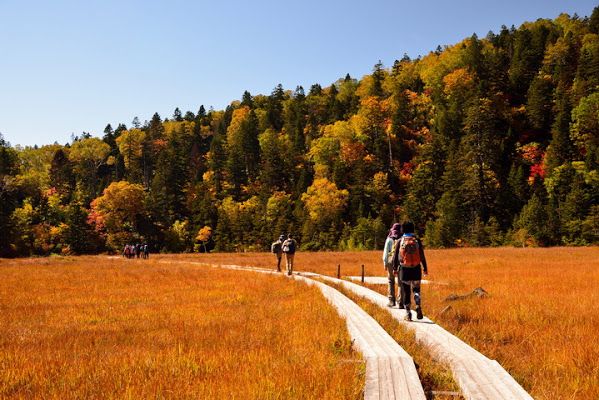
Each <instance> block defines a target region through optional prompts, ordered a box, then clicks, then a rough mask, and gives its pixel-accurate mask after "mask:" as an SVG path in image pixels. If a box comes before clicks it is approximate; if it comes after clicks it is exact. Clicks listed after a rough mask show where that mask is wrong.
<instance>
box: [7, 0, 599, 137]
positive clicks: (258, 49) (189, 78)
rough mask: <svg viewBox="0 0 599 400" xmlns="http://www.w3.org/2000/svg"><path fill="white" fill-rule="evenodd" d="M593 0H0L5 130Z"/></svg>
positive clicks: (298, 70)
mask: <svg viewBox="0 0 599 400" xmlns="http://www.w3.org/2000/svg"><path fill="white" fill-rule="evenodd" d="M596 5H597V1H596V0H577V1H563V0H562V1H558V0H518V1H516V0H501V1H497V0H478V1H473V0H453V1H447V0H436V1H432V0H429V1H427V0H421V1H415V0H378V1H366V0H362V1H356V0H319V1H316V0H296V1H284V0H252V1H250V0H228V1H214V0H213V1H203V0H198V1H183V0H178V1H177V0H172V1H153V0H139V1H127V0H120V1H117V0H85V1H80V0H72V1H66V0H53V1H41V0H39V1H28V0H0V132H1V133H2V134H3V135H4V138H5V139H6V140H8V141H9V142H10V143H11V144H12V145H16V144H21V145H33V144H38V145H42V144H49V143H53V142H54V141H57V142H59V143H61V144H65V143H67V142H69V141H70V137H71V134H75V135H79V134H80V133H81V132H83V131H85V132H90V133H91V134H92V135H94V136H101V135H102V131H103V130H104V127H105V126H106V124H107V123H111V124H112V126H113V127H116V126H117V125H118V123H121V122H122V123H125V124H127V126H129V125H130V124H131V120H132V119H133V118H134V117H135V116H138V117H139V119H140V120H141V121H142V122H143V121H144V120H149V119H150V118H151V116H152V115H153V113H154V112H158V113H159V114H160V115H161V116H162V117H163V118H164V117H170V116H172V113H173V110H174V109H175V107H179V108H180V109H181V110H182V111H183V112H185V111H187V110H191V111H193V112H196V111H197V110H198V108H199V106H200V105H201V104H203V105H204V106H205V107H206V108H207V109H208V108H209V107H210V106H212V107H214V108H215V109H217V110H218V109H223V108H224V107H225V106H226V105H227V104H229V103H230V102H231V101H232V100H235V99H239V98H241V95H242V93H243V91H244V90H248V91H250V93H252V94H260V93H262V94H269V93H270V92H271V91H272V89H273V88H274V87H275V86H276V85H277V84H278V83H281V84H282V85H283V87H284V88H285V89H295V87H296V86H297V85H302V86H304V88H305V89H306V91H307V90H308V89H309V87H310V85H312V84H313V83H320V84H321V85H323V86H328V85H329V84H330V83H332V82H334V81H336V80H337V79H338V78H340V77H343V76H345V74H346V73H349V74H350V75H352V76H353V77H356V78H360V77H362V76H363V75H364V74H367V73H370V72H371V70H372V67H373V65H374V64H375V63H376V62H377V61H378V60H381V61H382V62H383V64H384V65H385V66H391V65H392V64H393V61H394V60H395V59H399V58H401V57H402V55H403V54H404V53H407V54H408V55H409V56H410V57H412V58H414V57H417V56H418V55H425V54H427V53H428V52H429V51H431V50H434V49H435V48H436V47H437V45H443V44H453V43H455V42H457V41H459V40H461V39H463V38H464V37H467V36H470V35H472V33H477V34H478V35H479V36H481V37H482V36H485V35H486V34H487V32H488V31H489V30H493V31H494V32H498V31H499V29H500V27H501V25H507V26H508V27H509V26H511V25H512V24H513V25H515V26H519V25H520V24H521V23H522V22H524V21H532V20H536V19H537V18H555V17H556V16H558V15H559V14H560V13H561V12H567V13H569V14H571V15H572V14H574V13H578V14H579V15H580V16H586V15H590V14H591V12H592V10H593V7H595V6H596Z"/></svg>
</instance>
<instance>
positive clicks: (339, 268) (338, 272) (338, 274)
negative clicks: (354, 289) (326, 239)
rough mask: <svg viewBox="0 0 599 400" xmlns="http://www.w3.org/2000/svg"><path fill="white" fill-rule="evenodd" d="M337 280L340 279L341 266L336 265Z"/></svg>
mask: <svg viewBox="0 0 599 400" xmlns="http://www.w3.org/2000/svg"><path fill="white" fill-rule="evenodd" d="M337 279H341V264H337Z"/></svg>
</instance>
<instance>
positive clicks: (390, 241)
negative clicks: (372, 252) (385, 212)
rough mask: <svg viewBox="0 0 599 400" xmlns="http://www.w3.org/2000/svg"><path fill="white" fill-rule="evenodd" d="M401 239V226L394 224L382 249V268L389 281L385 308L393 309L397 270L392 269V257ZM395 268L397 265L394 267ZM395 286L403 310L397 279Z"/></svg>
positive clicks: (399, 285)
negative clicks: (387, 299) (387, 300)
mask: <svg viewBox="0 0 599 400" xmlns="http://www.w3.org/2000/svg"><path fill="white" fill-rule="evenodd" d="M400 238H401V224H398V223H395V224H393V226H391V229H390V230H389V234H388V235H387V240H386V241H385V247H384V249H383V267H384V268H385V271H387V279H388V280H389V289H388V291H387V296H388V297H389V303H388V304H387V306H389V307H395V304H396V302H395V299H396V295H395V276H396V275H397V269H394V268H393V257H394V256H395V248H396V247H397V244H398V243H399V239H400ZM396 267H397V265H396ZM397 286H398V289H399V294H400V298H399V308H403V300H402V297H401V293H402V292H401V288H400V287H401V284H400V281H399V278H398V281H397Z"/></svg>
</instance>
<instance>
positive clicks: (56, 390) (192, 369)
mask: <svg viewBox="0 0 599 400" xmlns="http://www.w3.org/2000/svg"><path fill="white" fill-rule="evenodd" d="M427 259H428V262H429V272H430V275H429V277H428V279H430V280H431V281H432V283H431V284H430V285H424V286H423V308H424V312H425V314H426V315H428V316H429V317H431V318H433V319H434V320H435V321H437V322H438V323H440V324H441V325H442V326H444V327H445V328H446V329H448V330H449V331H451V332H453V333H454V334H457V335H458V336H459V337H461V338H462V339H464V340H465V341H466V342H467V343H469V344H471V345H472V346H474V347H475V348H477V349H478V350H480V351H481V352H482V353H484V354H485V355H487V356H488V357H490V358H492V359H497V360H498V361H499V362H500V363H501V364H502V365H503V366H504V367H505V368H506V369H507V370H508V371H509V372H510V373H511V374H512V375H513V376H514V377H515V378H516V379H517V380H518V382H520V383H521V384H522V385H523V386H524V388H525V389H526V390H528V391H529V392H530V393H531V395H532V396H533V397H534V398H535V399H585V400H586V399H598V398H599V306H598V305H597V304H598V303H599V248H597V247H591V248H549V249H520V248H495V249H452V250H430V251H427ZM189 261H192V262H193V263H192V262H189ZM198 263H209V264H237V265H251V266H258V267H267V268H274V257H273V255H272V254H268V253H244V254H187V255H152V258H151V259H150V260H148V261H144V260H122V259H119V258H109V257H106V256H97V257H79V258H67V259H61V258H56V259H53V258H50V259H25V260H14V261H9V260H0V310H1V313H0V398H148V397H155V398H191V397H193V398H331V399H333V398H357V397H360V396H361V392H360V390H361V388H362V387H363V375H362V373H363V363H361V362H359V361H358V360H359V355H357V354H355V353H352V352H351V350H350V345H349V339H348V337H347V333H346V330H345V326H344V323H343V321H342V320H340V319H339V317H338V316H337V314H336V313H335V311H334V310H333V309H332V308H331V307H330V306H329V305H328V304H327V303H326V301H325V300H324V299H323V298H322V296H321V295H320V293H319V292H318V290H317V289H315V288H310V287H307V286H305V285H303V284H299V283H291V282H289V281H288V280H287V279H284V278H283V277H282V276H269V275H264V274H259V273H253V272H237V271H229V270H219V269H213V268H209V267H206V266H202V265H199V264H198ZM337 264H341V271H342V275H344V276H347V275H359V273H360V270H361V265H362V264H364V265H365V270H366V275H379V276H381V275H383V269H382V262H381V253H380V252H354V253H350V252H347V253H334V252H327V253H303V252H300V253H298V254H297V255H296V270H303V271H314V272H319V273H324V274H328V275H336V273H337ZM479 286H480V287H483V288H484V289H485V290H486V291H487V292H488V293H489V297H487V298H484V299H479V298H470V299H466V300H459V301H452V302H447V301H445V298H446V297H447V296H448V295H450V294H466V293H469V292H471V291H472V290H473V289H475V288H476V287H479ZM373 287H374V286H373ZM376 288H377V290H379V291H381V292H383V293H384V292H385V291H386V288H385V286H377V287H376ZM448 305H449V306H451V307H450V309H449V310H446V311H445V312H443V313H442V312H441V311H442V310H444V309H446V308H447V306H448ZM371 312H372V311H371ZM379 317H380V316H379Z"/></svg>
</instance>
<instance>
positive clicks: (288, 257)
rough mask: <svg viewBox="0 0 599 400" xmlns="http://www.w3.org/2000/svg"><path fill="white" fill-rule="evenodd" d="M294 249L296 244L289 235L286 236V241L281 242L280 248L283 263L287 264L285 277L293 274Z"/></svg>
mask: <svg viewBox="0 0 599 400" xmlns="http://www.w3.org/2000/svg"><path fill="white" fill-rule="evenodd" d="M296 247H297V242H296V241H295V239H294V238H293V235H292V234H291V233H290V234H289V235H287V240H285V241H284V242H283V246H282V251H283V253H285V262H286V264H287V275H291V274H292V273H293V257H294V256H295V248H296Z"/></svg>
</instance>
